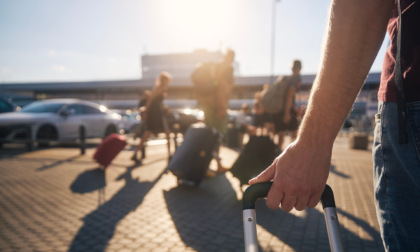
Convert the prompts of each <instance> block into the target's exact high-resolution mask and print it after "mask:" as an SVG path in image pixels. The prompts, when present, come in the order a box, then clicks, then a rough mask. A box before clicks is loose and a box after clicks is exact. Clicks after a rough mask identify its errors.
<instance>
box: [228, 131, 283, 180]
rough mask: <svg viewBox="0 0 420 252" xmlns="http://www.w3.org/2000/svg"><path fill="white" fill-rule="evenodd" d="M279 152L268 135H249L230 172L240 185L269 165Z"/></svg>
mask: <svg viewBox="0 0 420 252" xmlns="http://www.w3.org/2000/svg"><path fill="white" fill-rule="evenodd" d="M279 154H280V151H279V149H278V148H277V145H276V144H275V143H274V142H273V140H271V138H270V137H269V136H251V137H250V138H249V141H248V143H246V145H245V146H244V148H243V150H242V151H241V153H240V154H239V157H238V158H237V159H236V161H235V162H234V163H233V165H232V168H231V169H230V172H231V173H232V175H233V176H235V177H236V178H238V179H239V181H240V183H241V185H245V184H248V181H249V180H250V179H252V178H254V177H255V176H257V175H258V174H260V173H261V172H262V171H263V170H265V169H266V168H267V167H268V166H269V165H271V164H272V163H273V161H274V159H275V158H276V157H277V156H278V155H279Z"/></svg>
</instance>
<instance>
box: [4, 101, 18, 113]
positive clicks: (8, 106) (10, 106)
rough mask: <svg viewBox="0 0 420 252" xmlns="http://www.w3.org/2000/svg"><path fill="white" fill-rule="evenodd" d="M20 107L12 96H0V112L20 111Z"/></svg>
mask: <svg viewBox="0 0 420 252" xmlns="http://www.w3.org/2000/svg"><path fill="white" fill-rule="evenodd" d="M19 110H20V107H19V106H18V105H17V104H15V103H14V102H13V100H12V99H11V98H7V97H0V113H7V112H15V111H19Z"/></svg>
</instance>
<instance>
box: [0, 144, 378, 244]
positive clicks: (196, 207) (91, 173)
mask: <svg viewBox="0 0 420 252" xmlns="http://www.w3.org/2000/svg"><path fill="white" fill-rule="evenodd" d="M154 143H155V144H156V145H154V146H150V147H148V150H147V154H148V156H147V159H146V160H145V162H144V164H143V165H142V166H133V164H132V162H130V161H129V157H130V154H131V152H130V150H129V147H127V149H126V150H124V151H123V152H121V153H120V154H119V155H118V156H117V158H116V159H115V160H114V162H113V164H112V165H111V166H110V167H109V168H108V169H107V170H106V173H104V172H102V171H101V170H99V169H97V165H96V164H95V162H94V161H93V160H92V156H93V152H94V146H91V147H90V148H88V149H87V151H86V154H85V155H80V151H79V149H77V148H76V147H55V148H48V149H36V150H35V151H33V152H30V153H25V152H23V151H21V150H20V149H19V148H15V146H12V147H8V148H5V149H3V150H0V174H1V176H0V251H121V252H125V251H243V228H242V210H241V201H240V199H241V196H242V194H241V190H240V188H239V182H238V181H237V180H236V179H235V178H234V177H232V175H231V173H229V172H228V173H226V174H224V175H219V176H217V177H215V178H208V179H205V180H204V181H203V182H202V184H201V185H200V187H199V188H193V189H192V188H186V187H178V186H177V184H176V179H175V177H174V176H173V175H172V174H166V173H164V170H165V168H166V165H167V159H166V148H165V145H164V144H162V142H160V141H154ZM6 147H7V146H6ZM237 155H238V153H237V152H235V151H233V150H230V149H227V148H223V149H222V156H223V157H224V159H223V162H224V164H225V165H226V166H230V165H231V164H232V163H233V162H234V160H235V159H236V157H237ZM371 163H372V159H371V154H370V151H369V150H367V151H361V150H359V151H357V150H350V149H349V148H348V145H347V138H345V137H339V138H338V139H337V141H336V144H335V147H334V153H333V158H332V167H331V175H330V177H329V180H328V183H329V184H330V185H331V187H332V188H333V189H334V192H335V196H336V204H337V210H338V213H339V221H340V227H341V232H342V238H343V243H344V248H345V250H346V251H383V248H382V245H381V241H380V237H379V229H378V224H377V220H376V216H375V208H374V205H373V190H372V172H371V170H372V169H371V166H372V164H371ZM212 165H214V164H212ZM257 221H258V233H259V236H258V239H259V245H260V250H261V251H329V244H328V237H327V234H326V228H325V223H324V217H323V213H322V209H321V208H320V205H318V207H316V208H315V209H308V210H306V211H302V212H296V211H292V212H291V213H284V212H282V211H281V210H277V211H271V210H269V209H267V208H266V206H265V202H264V201H259V202H258V204H257Z"/></svg>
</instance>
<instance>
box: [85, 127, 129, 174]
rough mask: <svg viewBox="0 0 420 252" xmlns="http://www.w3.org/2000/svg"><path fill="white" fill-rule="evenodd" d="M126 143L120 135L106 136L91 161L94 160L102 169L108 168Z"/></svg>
mask: <svg viewBox="0 0 420 252" xmlns="http://www.w3.org/2000/svg"><path fill="white" fill-rule="evenodd" d="M126 144H127V141H126V140H125V138H124V137H123V136H121V135H118V134H116V133H112V134H110V135H109V136H107V137H106V138H105V139H104V140H103V141H102V142H101V143H100V144H99V145H98V147H97V148H96V151H95V154H94V155H93V159H95V160H96V162H98V163H99V164H100V165H101V166H102V167H103V168H106V167H108V165H109V164H110V163H111V162H112V160H113V159H114V158H115V157H116V156H117V154H118V153H120V152H121V151H122V149H124V147H125V145H126Z"/></svg>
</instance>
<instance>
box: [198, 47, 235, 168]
mask: <svg viewBox="0 0 420 252" xmlns="http://www.w3.org/2000/svg"><path fill="white" fill-rule="evenodd" d="M234 58H235V52H234V51H232V50H230V49H228V50H227V52H226V54H225V56H224V58H223V60H222V61H221V62H218V63H216V64H212V63H203V64H202V66H203V67H202V68H201V69H203V72H201V71H197V70H200V68H198V69H197V70H196V71H194V72H193V74H192V75H191V79H192V81H193V83H198V84H199V85H197V88H196V95H197V101H198V105H199V107H200V108H201V110H203V112H204V123H205V124H206V125H207V126H208V127H212V128H214V129H217V130H218V131H219V132H220V133H221V134H222V135H224V134H225V132H226V127H227V122H228V114H227V109H228V107H229V97H230V93H231V91H232V88H233V85H234V78H233V66H232V63H233V61H234ZM204 73H205V74H204ZM201 79H203V80H201ZM219 148H220V146H219ZM219 148H218V150H217V151H216V152H217V154H216V157H215V159H216V161H217V172H224V171H226V170H227V169H226V168H224V167H223V166H222V164H221V159H220V156H219Z"/></svg>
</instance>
